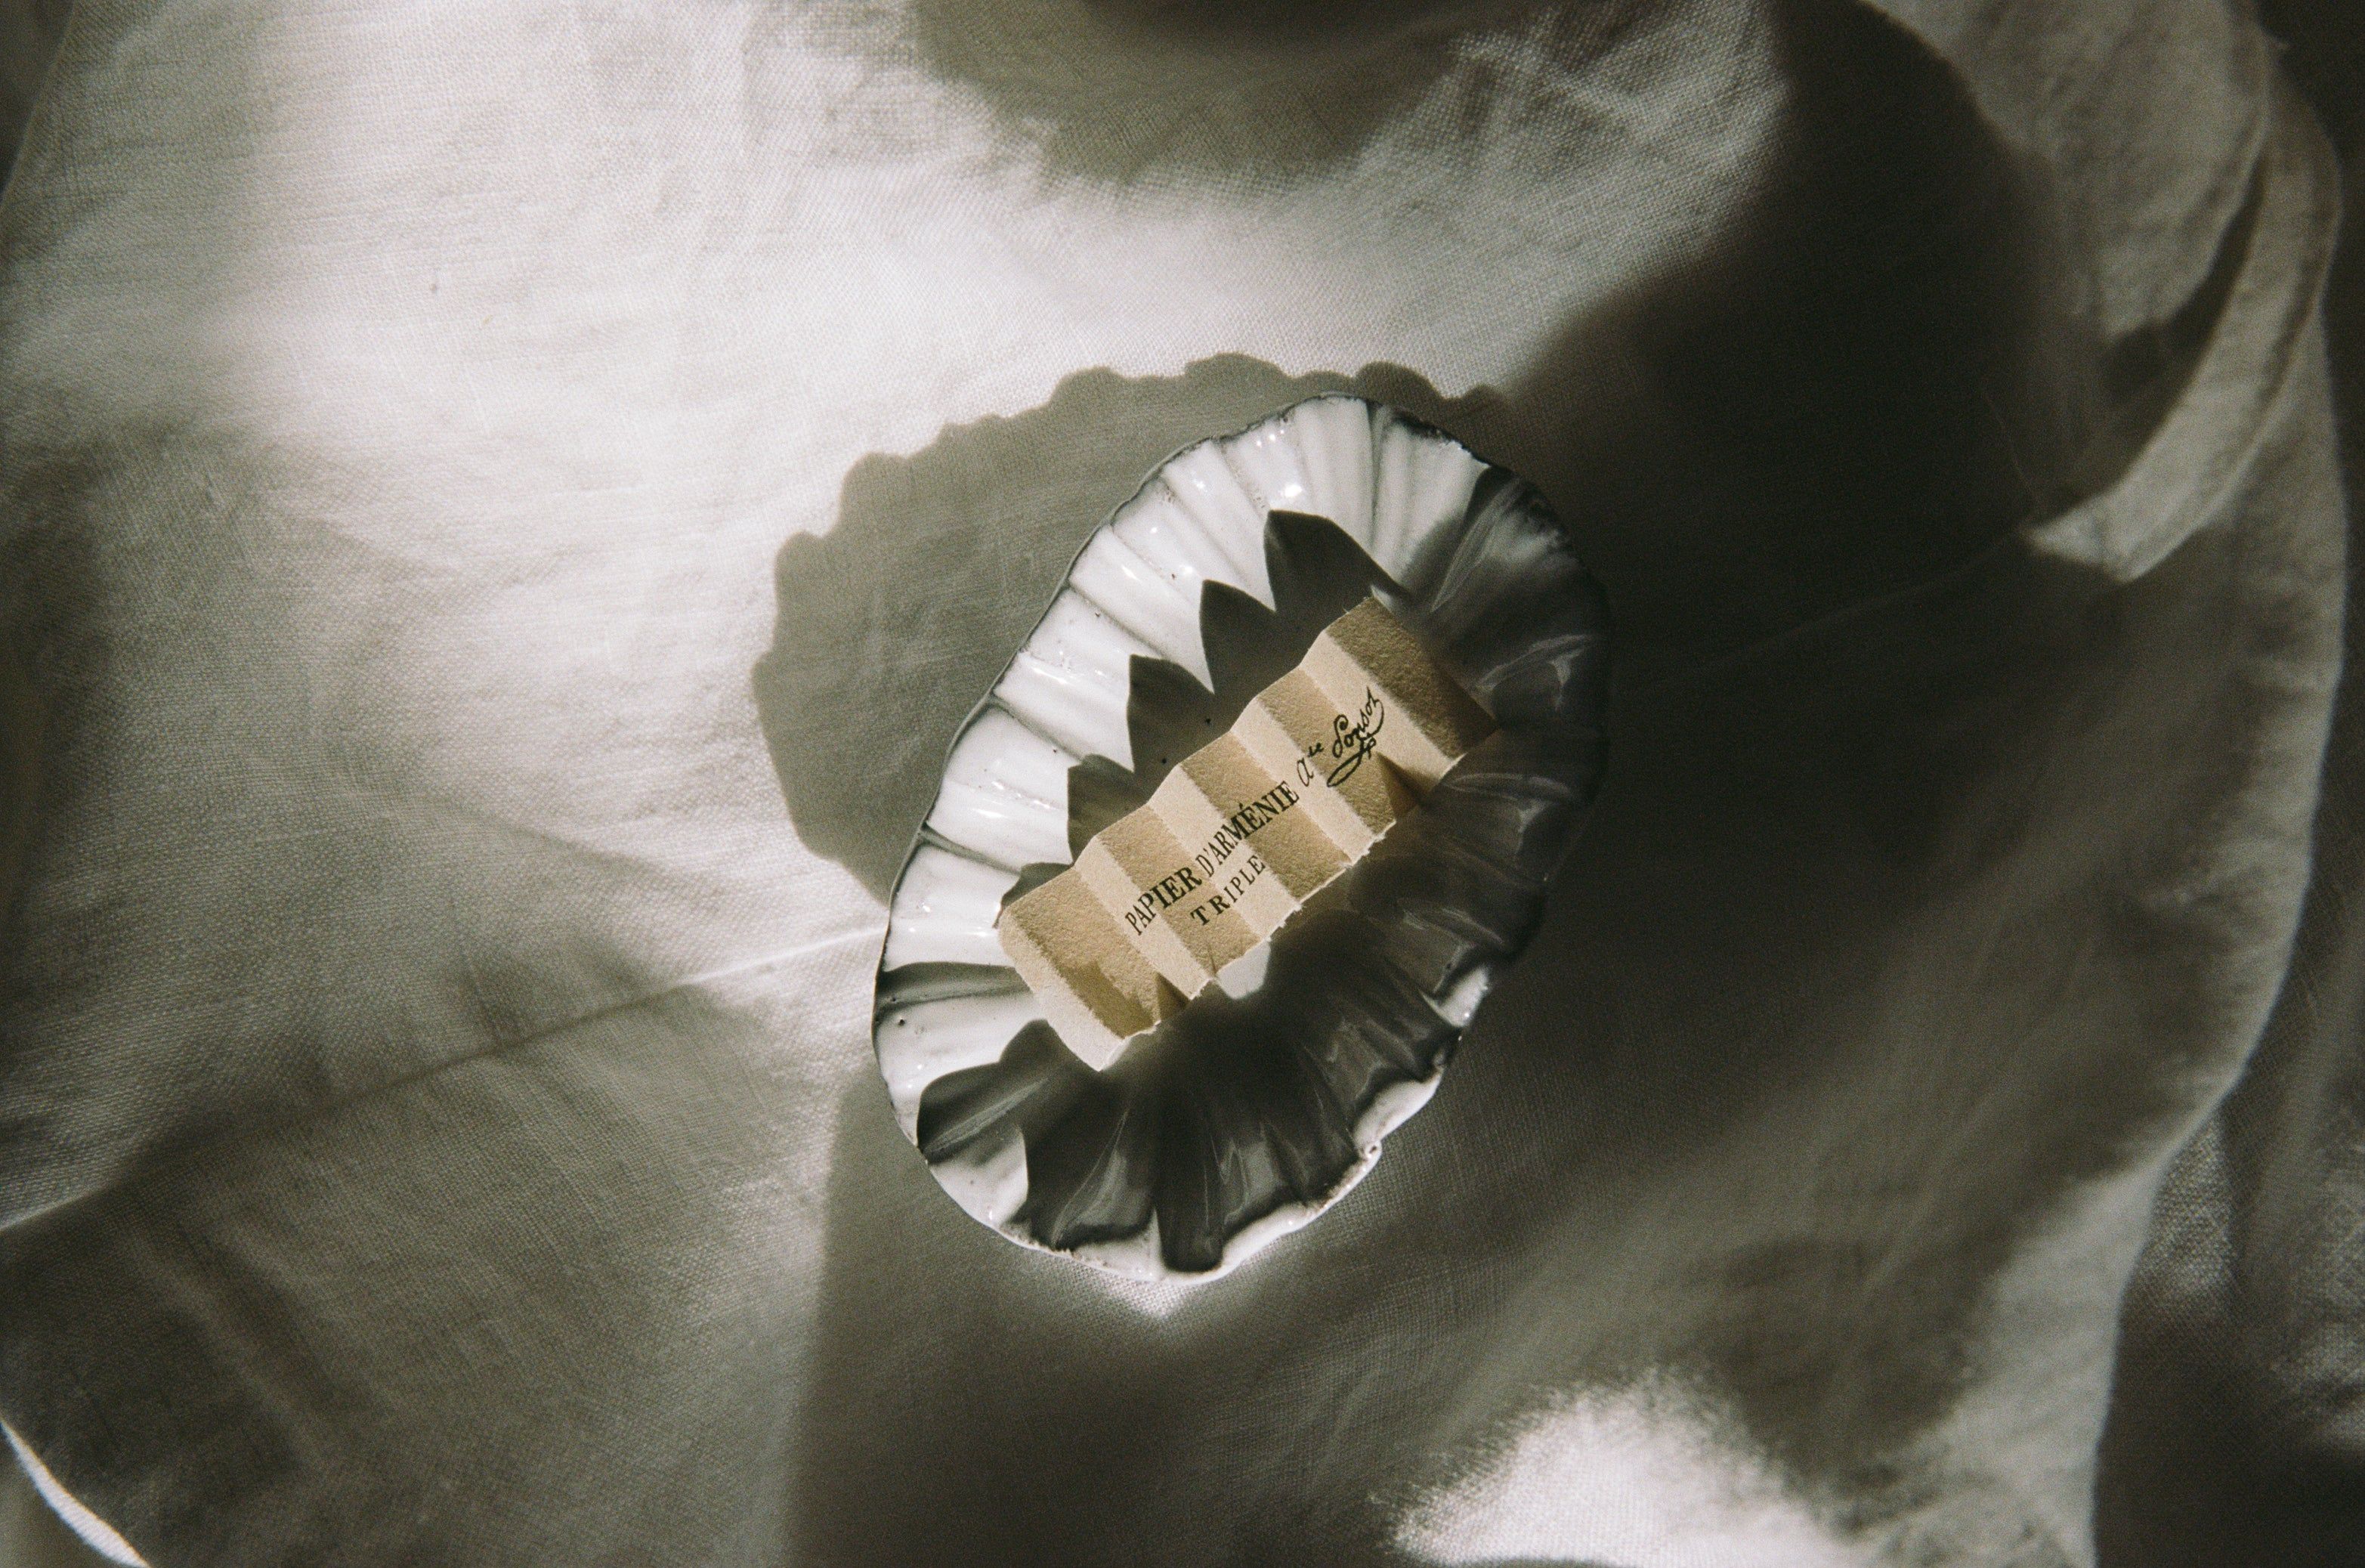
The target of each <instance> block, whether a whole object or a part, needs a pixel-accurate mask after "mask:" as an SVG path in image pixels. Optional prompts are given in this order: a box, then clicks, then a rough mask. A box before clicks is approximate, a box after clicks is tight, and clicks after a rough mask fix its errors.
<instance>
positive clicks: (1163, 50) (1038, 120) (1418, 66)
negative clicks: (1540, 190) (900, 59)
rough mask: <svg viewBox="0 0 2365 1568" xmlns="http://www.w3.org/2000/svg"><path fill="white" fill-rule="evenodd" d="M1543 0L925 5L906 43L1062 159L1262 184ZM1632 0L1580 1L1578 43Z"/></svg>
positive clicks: (1377, 122) (1380, 118)
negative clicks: (1460, 46)
mask: <svg viewBox="0 0 2365 1568" xmlns="http://www.w3.org/2000/svg"><path fill="white" fill-rule="evenodd" d="M1538 9H1539V7H1538V6H1536V5H1535V4H1534V0H1247V3H1245V4H1232V3H1228V0H915V3H914V4H913V5H912V6H909V7H908V9H907V11H906V13H905V17H904V27H905V28H906V29H907V34H906V36H905V38H904V39H902V40H900V41H901V43H902V45H903V46H904V47H907V48H910V49H913V50H915V51H916V52H917V54H918V57H919V59H920V60H921V61H922V62H924V63H925V65H926V66H927V68H928V69H929V70H930V71H932V72H934V73H936V74H937V75H938V76H941V77H943V78H944V79H945V80H947V81H948V82H953V83H957V84H963V85H967V86H970V87H972V88H974V89H976V90H977V91H978V92H980V93H981V95H983V97H984V99H985V101H986V102H987V103H988V104H990V105H991V106H992V108H993V109H994V111H995V113H996V115H997V116H998V117H999V118H1001V119H1002V121H1003V123H1004V124H1005V125H1006V126H1007V127H1008V128H1009V129H1011V131H1012V132H1013V134H1014V135H1018V136H1023V137H1026V138H1028V139H1030V140H1035V141H1036V142H1037V143H1038V144H1039V145H1040V147H1041V149H1042V151H1043V156H1044V158H1045V160H1046V162H1048V164H1049V166H1050V167H1051V168H1052V169H1054V170H1055V171H1058V172H1060V173H1065V174H1082V175H1085V176H1087V177H1090V178H1094V179H1101V180H1108V181H1113V182H1117V183H1130V182H1133V181H1138V180H1155V179H1162V178H1178V177H1179V178H1186V179H1189V180H1192V181H1194V183H1200V184H1205V183H1209V182H1215V183H1226V182H1231V183H1239V184H1256V183H1264V182H1270V181H1272V180H1274V179H1285V178H1288V177H1290V176H1292V175H1294V174H1301V173H1305V172H1308V171H1311V170H1314V169H1317V168H1318V167H1320V166H1322V165H1325V164H1328V163H1333V162H1339V161H1340V160H1342V159H1345V158H1348V157H1351V156H1352V155H1353V154H1354V153H1355V152H1356V151H1358V150H1359V149H1360V148H1361V147H1362V146H1363V145H1364V143H1365V142H1366V141H1367V140H1369V139H1370V137H1371V136H1372V135H1373V132H1374V131H1376V130H1377V129H1380V128H1381V127H1382V126H1384V125H1386V124H1388V123H1389V122H1390V120H1391V118H1393V117H1395V116H1397V115H1399V114H1401V113H1402V112H1403V111H1405V110H1406V109H1407V108H1409V107H1410V106H1412V105H1414V104H1415V103H1417V102H1418V100H1419V99H1420V97H1421V96H1422V95H1423V94H1425V93H1426V92H1428V91H1429V89H1430V88H1431V87H1433V86H1434V85H1435V84H1437V83H1438V81H1439V80H1440V78H1441V77H1442V76H1443V75H1444V74H1445V73H1446V72H1447V71H1448V70H1449V69H1450V68H1451V67H1452V64H1453V57H1452V52H1451V50H1452V44H1453V43H1454V42H1455V40H1457V39H1466V38H1468V37H1470V36H1471V35H1473V34H1474V33H1477V32H1481V31H1483V30H1485V29H1487V28H1499V27H1504V26H1508V25H1511V24H1516V23H1520V22H1524V21H1526V20H1528V19H1530V18H1532V17H1533V16H1534V15H1535V13H1536V12H1537V11H1538ZM1621 9H1623V7H1621V6H1615V5H1610V6H1602V5H1595V6H1581V7H1577V8H1576V11H1577V14H1578V17H1579V19H1578V21H1577V22H1576V23H1575V24H1573V25H1571V26H1570V27H1568V28H1564V29H1561V31H1562V32H1564V34H1565V37H1564V38H1562V39H1558V40H1556V41H1558V42H1559V43H1560V45H1561V47H1563V48H1564V49H1566V50H1571V51H1581V50H1586V49H1587V48H1589V47H1591V46H1592V43H1593V41H1594V40H1595V39H1597V38H1598V37H1599V36H1600V33H1601V30H1602V29H1604V28H1614V27H1615V26H1616V25H1617V22H1618V20H1619V13H1620V11H1621ZM1594 17H1598V18H1599V20H1598V22H1597V23H1594V22H1593V21H1592V18H1594Z"/></svg>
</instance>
